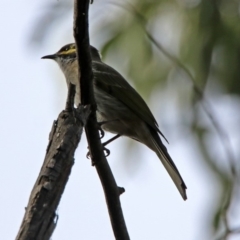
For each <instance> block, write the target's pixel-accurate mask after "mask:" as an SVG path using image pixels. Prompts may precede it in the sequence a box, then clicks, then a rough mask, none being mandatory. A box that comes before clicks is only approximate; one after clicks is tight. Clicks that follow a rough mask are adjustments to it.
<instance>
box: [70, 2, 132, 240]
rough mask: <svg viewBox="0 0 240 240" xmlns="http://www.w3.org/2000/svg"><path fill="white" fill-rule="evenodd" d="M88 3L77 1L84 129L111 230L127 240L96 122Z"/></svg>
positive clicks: (117, 194) (76, 21)
mask: <svg viewBox="0 0 240 240" xmlns="http://www.w3.org/2000/svg"><path fill="white" fill-rule="evenodd" d="M88 7H89V0H75V4H74V37H75V41H76V47H77V56H78V61H79V73H81V74H79V76H80V77H79V78H80V79H79V81H80V92H81V102H82V104H83V105H90V106H91V114H90V116H89V119H88V121H87V124H86V126H85V131H86V135H87V140H88V145H89V150H90V156H91V159H92V163H93V165H94V166H95V167H96V170H97V173H98V175H99V178H100V180H101V183H102V186H103V190H104V194H105V198H106V202H107V206H108V212H109V215H110V219H111V224H112V228H113V231H114V235H115V238H116V239H119V240H125V239H126V240H128V239H130V238H129V235H128V232H127V227H126V224H125V221H124V217H123V213H122V209H121V204H120V200H119V195H120V194H119V189H118V186H117V184H116V182H115V179H114V177H113V174H112V172H111V169H110V167H109V165H108V162H107V160H106V157H105V156H104V152H103V146H102V144H101V141H100V136H99V132H98V129H99V126H98V124H97V120H96V103H95V100H94V95H93V72H92V64H91V56H90V51H89V34H88Z"/></svg>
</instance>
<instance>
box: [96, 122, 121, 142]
mask: <svg viewBox="0 0 240 240" xmlns="http://www.w3.org/2000/svg"><path fill="white" fill-rule="evenodd" d="M114 121H118V119H113V120H107V121H102V122H98V126H99V129H98V130H99V131H100V138H101V139H102V138H103V137H104V136H105V132H104V131H103V130H102V125H104V124H107V123H110V122H114Z"/></svg>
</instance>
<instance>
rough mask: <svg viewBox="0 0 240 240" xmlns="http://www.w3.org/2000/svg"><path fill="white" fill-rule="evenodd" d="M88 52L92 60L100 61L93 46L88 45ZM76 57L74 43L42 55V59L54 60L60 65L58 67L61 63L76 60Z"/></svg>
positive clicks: (61, 65)
mask: <svg viewBox="0 0 240 240" xmlns="http://www.w3.org/2000/svg"><path fill="white" fill-rule="evenodd" d="M90 53H91V56H92V59H93V60H96V61H101V57H100V54H99V52H98V50H97V49H96V48H95V47H93V46H90ZM76 58H77V54H76V45H75V43H70V44H67V45H64V46H63V47H61V48H60V50H59V51H58V52H56V53H54V54H51V55H46V56H43V57H42V59H53V60H55V61H56V62H57V63H58V64H59V65H60V67H63V65H65V64H68V63H71V62H73V61H74V60H76Z"/></svg>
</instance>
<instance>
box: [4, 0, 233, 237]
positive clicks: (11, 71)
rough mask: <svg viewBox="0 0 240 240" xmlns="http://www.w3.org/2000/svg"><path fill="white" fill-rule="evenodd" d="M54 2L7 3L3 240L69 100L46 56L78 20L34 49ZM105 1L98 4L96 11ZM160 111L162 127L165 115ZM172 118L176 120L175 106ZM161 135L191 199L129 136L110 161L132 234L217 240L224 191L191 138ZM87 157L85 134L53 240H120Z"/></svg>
mask: <svg viewBox="0 0 240 240" xmlns="http://www.w3.org/2000/svg"><path fill="white" fill-rule="evenodd" d="M48 1H49V0H48ZM48 1H47V0H44V1H43V0H41V1H40V0H38V1H32V0H24V1H16V0H15V1H7V0H1V2H0V8H1V15H0V18H1V19H0V26H1V45H0V46H1V58H0V66H1V88H0V99H1V100H0V104H1V124H0V133H1V135H0V143H1V144H0V146H1V160H0V161H1V175H0V182H1V197H0V229H1V239H2V240H10V239H14V238H15V236H16V235H17V232H18V229H19V226H20V223H21V221H22V218H23V215H24V211H25V210H24V208H25V206H27V203H28V198H29V195H30V191H31V189H32V187H33V185H34V183H35V180H36V178H37V176H38V173H39V170H40V167H41V165H42V162H43V159H44V156H45V150H46V146H47V143H48V134H49V132H50V129H51V126H52V123H53V120H54V119H56V118H57V116H58V113H59V112H60V111H61V110H62V109H63V108H64V103H65V98H66V85H65V80H64V77H63V75H62V74H61V72H60V69H59V68H58V66H57V65H56V64H55V63H54V62H53V61H50V60H41V59H40V58H41V57H42V56H44V55H47V54H51V53H54V52H56V51H57V50H58V49H59V48H60V47H61V46H62V45H64V44H66V43H69V42H72V41H73V38H72V32H71V24H72V18H71V16H69V18H66V22H65V23H64V24H63V25H61V26H60V28H62V31H61V29H57V31H54V32H53V33H52V34H51V33H49V34H48V37H49V40H48V39H47V42H48V43H45V45H44V46H43V47H36V46H35V47H34V46H32V45H30V44H29V35H30V32H31V30H32V27H33V26H34V22H35V21H36V18H37V17H38V16H39V15H40V13H41V12H43V11H45V10H46V9H45V4H44V2H46V3H47V2H48ZM99 2H100V1H99ZM98 4H99V3H98V1H95V3H94V4H93V6H92V7H91V10H92V9H93V10H92V11H94V8H97V7H98ZM90 23H91V20H90ZM90 27H93V28H94V26H91V24H90ZM67 31H69V33H67ZM92 43H94V45H96V46H97V47H98V46H99V45H100V40H99V42H98V39H94V40H92ZM169 91H170V90H169ZM166 95H167V93H166V94H165V95H163V98H166ZM165 102H167V101H166V100H165ZM172 105H173V106H171V104H169V108H170V107H173V108H174V104H172ZM153 110H154V114H155V115H156V118H157V120H158V122H159V123H161V119H160V117H161V116H160V114H159V113H158V112H157V110H155V108H153ZM168 115H169V118H171V117H172V116H174V109H172V110H171V111H170V113H168ZM226 121H227V120H226ZM160 126H161V124H160ZM161 130H162V131H163V132H164V134H165V135H166V136H167V138H168V140H169V141H170V143H171V144H170V145H168V146H167V147H168V149H169V152H170V154H171V156H172V158H173V159H174V161H175V163H176V165H177V166H178V168H179V171H180V172H181V175H182V176H183V178H184V181H185V183H186V185H187V187H188V189H187V195H188V200H187V201H185V202H184V201H183V200H182V198H181V196H180V195H179V193H178V191H177V189H176V188H175V186H174V184H173V183H172V181H171V179H170V177H169V176H168V174H167V173H166V171H165V169H164V168H163V166H162V165H161V163H160V162H159V160H158V158H157V156H156V155H155V154H154V153H153V152H151V150H149V149H148V148H147V147H145V146H143V145H141V144H137V146H136V147H135V148H134V150H132V151H131V150H129V149H128V148H127V147H126V144H130V142H129V141H126V139H125V138H122V139H120V140H117V141H115V142H114V143H112V144H111V145H110V146H109V149H110V150H111V155H110V157H108V161H109V163H110V166H111V168H112V171H113V173H114V176H115V178H116V181H117V183H118V185H119V186H122V187H124V188H125V190H126V192H125V193H124V194H123V195H122V196H121V203H122V207H123V212H124V216H125V221H126V224H127V227H128V231H129V234H130V237H131V239H135V240H146V239H150V240H158V239H164V240H179V239H184V240H202V239H209V236H210V232H208V225H209V224H210V222H211V219H210V218H209V217H208V216H210V215H211V213H212V211H213V209H214V199H216V198H217V196H215V195H214V192H215V191H214V189H216V188H217V187H218V186H217V185H216V182H215V180H214V178H213V177H211V175H210V174H208V170H207V168H206V167H205V166H204V164H200V162H201V159H200V157H199V154H198V152H199V150H198V149H197V146H195V145H194V141H192V137H191V135H189V134H187V133H186V135H185V136H182V137H181V138H180V136H175V138H173V139H169V137H168V131H167V129H161ZM176 131H177V130H176ZM109 137H111V135H110V134H107V138H109ZM127 151H129V153H127ZM86 153H87V144H86V140H85V134H84V133H83V135H82V141H81V143H80V145H79V147H78V149H77V151H76V155H75V165H74V167H73V171H72V173H71V176H70V179H69V182H68V184H67V187H66V189H65V192H64V194H63V197H62V199H61V202H60V205H59V207H58V211H57V213H58V214H59V221H58V224H57V227H56V230H55V232H54V234H53V236H52V239H55V240H66V239H70V240H75V239H91V240H94V239H103V240H106V239H114V237H113V233H112V229H111V225H110V221H109V216H108V212H107V208H106V204H105V200H104V195H103V191H102V187H101V185H100V181H99V179H98V176H97V174H96V171H95V169H94V167H92V166H91V162H90V161H89V160H88V159H87V158H86ZM233 239H234V238H233V237H232V238H231V240H233ZM235 239H237V238H235Z"/></svg>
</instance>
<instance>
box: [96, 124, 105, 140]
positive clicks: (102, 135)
mask: <svg viewBox="0 0 240 240" xmlns="http://www.w3.org/2000/svg"><path fill="white" fill-rule="evenodd" d="M98 131H99V132H100V139H102V138H103V137H104V136H105V132H104V131H103V130H102V128H101V126H99V129H98Z"/></svg>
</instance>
